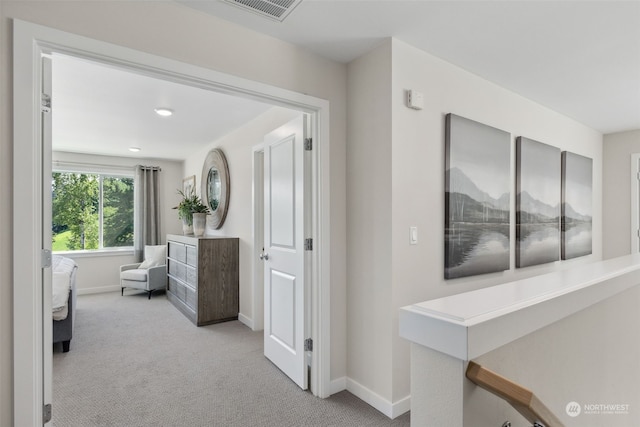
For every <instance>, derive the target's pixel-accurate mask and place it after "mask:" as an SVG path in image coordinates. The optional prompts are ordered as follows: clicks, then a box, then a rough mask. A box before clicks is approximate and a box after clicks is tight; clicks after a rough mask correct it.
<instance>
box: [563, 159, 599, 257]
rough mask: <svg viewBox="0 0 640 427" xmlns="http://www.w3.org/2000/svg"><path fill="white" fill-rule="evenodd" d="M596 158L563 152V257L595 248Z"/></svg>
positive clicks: (579, 254)
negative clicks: (593, 206)
mask: <svg viewBox="0 0 640 427" xmlns="http://www.w3.org/2000/svg"><path fill="white" fill-rule="evenodd" d="M592 186H593V160H592V159H590V158H588V157H584V156H580V155H578V154H574V153H571V152H568V151H564V152H562V259H571V258H577V257H581V256H585V255H590V254H591V252H592V215H593V208H592V192H593V187H592Z"/></svg>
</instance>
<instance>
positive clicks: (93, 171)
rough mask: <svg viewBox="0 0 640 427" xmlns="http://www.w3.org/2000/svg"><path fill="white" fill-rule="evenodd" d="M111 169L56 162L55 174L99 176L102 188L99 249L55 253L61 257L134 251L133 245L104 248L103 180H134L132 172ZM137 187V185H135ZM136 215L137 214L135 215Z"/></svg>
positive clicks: (99, 211)
mask: <svg viewBox="0 0 640 427" xmlns="http://www.w3.org/2000/svg"><path fill="white" fill-rule="evenodd" d="M108 169H109V168H105V167H102V166H101V167H95V166H94V167H92V166H91V165H88V164H87V165H81V164H78V165H77V166H72V165H68V164H67V165H65V164H64V163H61V162H57V163H56V162H54V167H53V170H52V171H53V173H80V174H86V175H98V184H99V186H100V196H99V197H100V200H99V201H98V203H99V208H98V216H99V220H98V221H99V222H98V227H99V230H98V248H97V249H78V250H72V251H54V253H56V254H61V255H74V254H84V253H86V254H99V253H101V252H122V251H133V245H131V246H111V247H104V246H103V243H104V209H103V208H104V193H103V188H104V187H103V185H102V184H103V180H104V178H105V177H107V178H131V179H134V174H133V172H132V171H127V172H125V171H124V170H122V169H121V168H119V167H114V168H113V169H114V171H109V170H108ZM134 186H135V183H134ZM134 215H135V214H134ZM133 221H134V218H133V217H132V218H131V222H132V223H133Z"/></svg>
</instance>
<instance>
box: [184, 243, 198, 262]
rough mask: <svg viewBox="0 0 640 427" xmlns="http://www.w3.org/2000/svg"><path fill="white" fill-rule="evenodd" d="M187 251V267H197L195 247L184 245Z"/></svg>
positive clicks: (196, 250)
mask: <svg viewBox="0 0 640 427" xmlns="http://www.w3.org/2000/svg"><path fill="white" fill-rule="evenodd" d="M186 249H187V265H190V266H193V267H195V266H197V265H198V249H197V248H196V247H195V246H191V245H186Z"/></svg>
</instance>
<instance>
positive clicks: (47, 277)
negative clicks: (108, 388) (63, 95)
mask: <svg viewBox="0 0 640 427" xmlns="http://www.w3.org/2000/svg"><path fill="white" fill-rule="evenodd" d="M51 86H52V85H51V58H48V57H43V58H42V109H41V110H42V112H41V117H42V190H43V191H42V249H43V253H46V254H49V256H50V254H51V234H52V232H51V222H52V212H51V210H52V208H51V122H52V119H51V115H52V114H53V113H52V108H51V92H52V91H51ZM51 274H52V273H51V268H50V267H49V268H43V269H42V289H43V292H42V313H43V314H42V352H43V355H42V365H43V366H42V368H43V381H42V386H43V393H42V397H43V402H44V404H45V405H48V404H51V401H52V394H53V392H52V389H53V387H52V382H53V381H52V376H53V348H52V347H53V317H52V316H53V314H52V309H51V298H52V295H51V293H52V290H51V287H52V278H51ZM45 412H46V411H45ZM47 418H48V416H47V414H46V413H45V414H44V416H43V419H44V420H45V421H46V420H47ZM44 424H45V425H49V426H50V425H52V424H51V423H50V422H45V423H44Z"/></svg>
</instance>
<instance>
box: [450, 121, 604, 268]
mask: <svg viewBox="0 0 640 427" xmlns="http://www.w3.org/2000/svg"><path fill="white" fill-rule="evenodd" d="M445 129H446V132H445V135H446V136H445V143H446V169H445V171H446V172H445V173H446V176H445V236H444V246H445V248H444V249H445V257H444V258H445V266H444V276H445V279H454V278H458V277H466V276H474V275H478V274H485V273H493V272H500V271H504V270H508V269H509V268H510V247H511V244H510V240H511V233H510V224H511V182H512V181H511V134H510V133H509V132H505V131H502V130H500V129H496V128H493V127H491V126H487V125H484V124H482V123H478V122H475V121H473V120H469V119H466V118H464V117H460V116H457V115H455V114H447V116H446V125H445ZM592 163H593V162H592V160H591V159H589V158H587V157H583V156H579V155H577V154H573V153H569V152H561V151H560V149H559V148H556V147H553V146H551V145H547V144H544V143H542V142H538V141H534V140H532V139H528V138H525V137H518V138H517V139H516V174H515V177H516V201H515V207H516V212H515V219H516V227H515V229H516V254H515V258H516V267H518V268H521V267H528V266H532V265H537V264H545V263H549V262H554V261H558V260H560V259H569V258H574V257H579V256H584V255H588V254H590V253H591V251H592V249H591V246H592V243H591V215H592V214H591V211H592V207H591V198H592V195H591V193H592V167H593V165H592Z"/></svg>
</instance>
